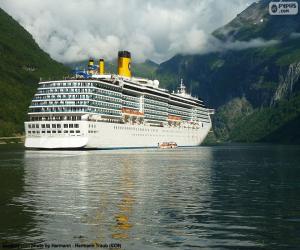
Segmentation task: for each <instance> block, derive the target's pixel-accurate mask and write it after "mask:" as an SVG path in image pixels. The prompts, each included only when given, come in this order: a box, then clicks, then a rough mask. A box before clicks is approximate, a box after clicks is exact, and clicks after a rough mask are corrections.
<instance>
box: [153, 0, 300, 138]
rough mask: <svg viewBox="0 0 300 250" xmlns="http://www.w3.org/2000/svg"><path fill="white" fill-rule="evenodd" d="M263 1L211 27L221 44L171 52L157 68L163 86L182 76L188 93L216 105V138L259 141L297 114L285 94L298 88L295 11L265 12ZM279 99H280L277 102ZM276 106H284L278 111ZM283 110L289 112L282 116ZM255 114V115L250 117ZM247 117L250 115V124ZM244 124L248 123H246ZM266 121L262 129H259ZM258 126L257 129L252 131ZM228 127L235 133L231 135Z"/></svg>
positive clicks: (299, 20) (299, 26)
mask: <svg viewBox="0 0 300 250" xmlns="http://www.w3.org/2000/svg"><path fill="white" fill-rule="evenodd" d="M269 2H270V1H265V0H264V1H259V2H256V3H253V4H252V5H251V6H249V7H248V8H247V9H246V10H244V11H243V12H242V13H240V14H239V15H237V17H236V18H235V19H233V20H232V21H231V22H229V23H228V24H227V25H225V26H223V27H221V28H219V29H217V30H215V31H214V32H213V36H214V38H215V39H216V41H218V42H217V43H220V44H223V47H222V48H220V50H219V51H214V52H211V53H206V54H198V55H177V56H175V57H173V58H172V59H170V60H168V61H166V62H164V63H162V64H161V65H160V66H159V68H158V70H157V73H158V75H159V77H160V78H161V79H163V81H162V82H163V84H164V85H165V86H167V87H168V88H170V89H174V88H175V85H176V84H175V83H176V82H177V83H178V81H179V79H180V78H184V80H185V82H186V84H187V86H188V88H189V89H190V90H191V92H192V93H194V94H197V95H198V96H200V97H202V98H203V99H204V100H205V101H206V103H207V104H208V105H209V106H211V107H213V108H216V109H217V115H216V116H215V117H214V121H215V122H214V126H215V131H216V133H217V135H219V137H220V138H222V139H226V140H230V139H232V140H235V141H260V140H263V141H264V140H265V138H268V139H267V140H268V141H271V138H270V137H267V136H268V133H274V131H276V130H278V129H279V130H280V128H281V127H284V124H285V123H286V122H290V121H291V120H293V119H296V120H297V117H298V115H299V114H300V112H299V113H298V111H299V110H298V106H294V109H293V108H292V105H289V104H288V102H289V100H292V99H293V98H298V93H299V90H300V36H299V33H300V15H299V14H298V15H296V16H271V15H269V12H268V4H269ZM255 41H256V46H255ZM226 44H227V46H225V45H226ZM251 45H253V46H251ZM286 101H287V103H286ZM281 102H284V103H285V104H284V105H283V106H282V105H281ZM293 103H294V104H295V103H297V101H295V100H294V102H293ZM276 107H279V108H276ZM280 107H281V108H282V109H285V111H283V110H281V111H280ZM283 107H284V108H283ZM260 109H270V110H269V111H268V112H267V113H265V114H268V115H269V114H273V116H274V117H273V116H272V117H269V116H268V115H262V114H261V113H259V110H260ZM290 109H291V110H290ZM295 110H297V111H295ZM230 111H232V112H230ZM273 111H274V112H273ZM278 112H279V113H278ZM281 112H283V114H282V113H281ZM289 112H290V113H292V115H291V117H290V118H289V119H285V118H286V117H289V115H290V113H289ZM250 114H251V115H252V116H250ZM256 114H257V115H259V117H260V118H261V119H256V118H255V115H256ZM278 116H280V117H281V119H279V120H280V122H277V123H276V124H275V123H274V122H273V121H274V120H278V119H277V117H278ZM283 117H284V118H283ZM248 119H249V120H248ZM242 120H243V121H244V122H243V123H242V122H241V121H242ZM253 120H256V126H255V129H254V126H253V124H252V122H251V121H253ZM259 122H261V124H260V123H259ZM250 124H251V126H252V128H253V129H251V128H249V126H250ZM269 125H270V126H269ZM266 127H267V128H268V129H267V130H265V129H262V128H266ZM246 129H247V130H249V131H250V132H249V131H248V133H247V134H248V137H247V136H244V134H243V130H246ZM254 130H255V131H254ZM258 130H263V132H261V133H260V134H259V135H257V136H252V135H254V134H255V132H256V131H258ZM233 131H234V132H235V135H234V136H231V133H233ZM237 131H239V133H237ZM279 132H280V131H279ZM294 132H295V131H292V130H290V131H289V133H290V134H293V133H294ZM237 134H239V136H237ZM250 135H251V136H250ZM279 141H280V140H279Z"/></svg>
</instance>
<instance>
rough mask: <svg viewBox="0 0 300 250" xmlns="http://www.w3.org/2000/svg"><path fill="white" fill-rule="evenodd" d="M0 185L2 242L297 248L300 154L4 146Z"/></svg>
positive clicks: (234, 148)
mask: <svg viewBox="0 0 300 250" xmlns="http://www.w3.org/2000/svg"><path fill="white" fill-rule="evenodd" d="M0 181H1V182H0V197H1V200H0V238H1V240H2V242H3V241H6V242H8V243H17V242H18V243H26V244H29V243H34V244H37V243H43V244H44V243H47V244H51V243H57V244H75V243H81V244H91V243H99V244H100V243H102V244H104V243H107V244H109V243H120V244H121V245H122V249H130V250H131V249H133V250H134V249H199V248H200V249H201V248H204V249H241V248H244V249H287V248H289V249H297V248H298V249H300V147H292V146H263V145H242V146H241V145H230V146H217V147H200V148H192V149H175V150H158V149H151V150H150V149H149V150H112V151H25V150H23V149H22V148H16V147H11V146H10V147H8V146H1V147H0ZM56 249H59V248H56ZM77 249H78V248H77Z"/></svg>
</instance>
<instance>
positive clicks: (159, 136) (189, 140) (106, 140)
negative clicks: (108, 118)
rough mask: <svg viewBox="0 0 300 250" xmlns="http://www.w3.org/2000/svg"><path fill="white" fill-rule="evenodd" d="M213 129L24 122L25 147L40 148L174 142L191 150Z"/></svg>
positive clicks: (93, 147) (100, 146)
mask: <svg viewBox="0 0 300 250" xmlns="http://www.w3.org/2000/svg"><path fill="white" fill-rule="evenodd" d="M70 124H71V126H70ZM57 125H60V126H57ZM75 126H76V128H74V127H75ZM54 127H55V128H54ZM57 127H60V129H58V128H57ZM66 127H68V128H66ZM70 127H71V128H70ZM210 129H211V123H203V126H201V127H199V128H192V127H151V126H144V125H129V124H117V123H105V122H92V121H69V122H68V121H63V122H62V121H59V122H58V121H48V122H40V121H36V122H26V123H25V131H26V139H25V147H27V148H37V149H80V148H84V149H114V148H148V147H158V144H159V143H163V142H175V143H177V145H178V146H179V147H191V146H199V145H200V144H201V143H202V142H203V140H204V139H205V137H206V136H207V134H208V133H209V131H210Z"/></svg>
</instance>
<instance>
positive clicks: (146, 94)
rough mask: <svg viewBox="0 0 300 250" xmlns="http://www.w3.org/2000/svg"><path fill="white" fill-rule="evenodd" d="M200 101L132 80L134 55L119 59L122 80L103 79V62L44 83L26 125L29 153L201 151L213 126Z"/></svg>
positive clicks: (182, 90) (118, 76)
mask: <svg viewBox="0 0 300 250" xmlns="http://www.w3.org/2000/svg"><path fill="white" fill-rule="evenodd" d="M212 112H213V111H212V110H210V109H208V108H207V107H206V106H205V105H204V103H203V101H202V100H200V99H198V98H196V97H193V96H191V95H190V94H188V93H187V91H186V87H185V86H184V84H183V82H182V81H181V82H180V85H179V87H178V90H177V91H173V93H170V92H169V91H167V90H165V89H163V88H160V87H159V81H158V80H149V79H144V78H137V77H132V74H131V54H130V52H128V51H119V53H118V74H108V73H105V65H104V60H103V59H100V60H99V63H98V64H97V65H96V64H94V60H93V59H90V60H89V62H88V68H87V70H76V71H75V72H74V77H71V78H68V79H64V80H59V81H41V82H39V87H38V89H37V92H36V94H35V95H34V97H33V100H32V103H31V105H30V106H29V111H28V120H27V121H26V122H25V133H26V138H25V147H27V148H36V149H111V148H147V147H159V145H162V144H164V143H176V145H178V147H183V146H186V147H190V146H198V145H200V144H201V143H202V142H203V140H204V139H205V137H206V136H207V134H208V133H209V131H210V130H211V127H212V123H211V118H210V114H212Z"/></svg>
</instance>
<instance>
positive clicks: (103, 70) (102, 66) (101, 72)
mask: <svg viewBox="0 0 300 250" xmlns="http://www.w3.org/2000/svg"><path fill="white" fill-rule="evenodd" d="M104 72H105V68H104V60H103V59H100V60H99V74H100V75H104Z"/></svg>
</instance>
